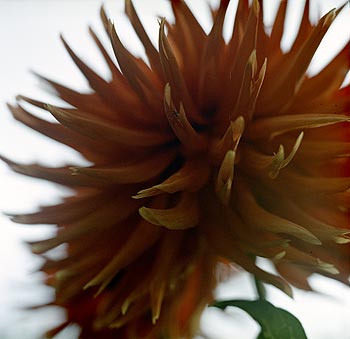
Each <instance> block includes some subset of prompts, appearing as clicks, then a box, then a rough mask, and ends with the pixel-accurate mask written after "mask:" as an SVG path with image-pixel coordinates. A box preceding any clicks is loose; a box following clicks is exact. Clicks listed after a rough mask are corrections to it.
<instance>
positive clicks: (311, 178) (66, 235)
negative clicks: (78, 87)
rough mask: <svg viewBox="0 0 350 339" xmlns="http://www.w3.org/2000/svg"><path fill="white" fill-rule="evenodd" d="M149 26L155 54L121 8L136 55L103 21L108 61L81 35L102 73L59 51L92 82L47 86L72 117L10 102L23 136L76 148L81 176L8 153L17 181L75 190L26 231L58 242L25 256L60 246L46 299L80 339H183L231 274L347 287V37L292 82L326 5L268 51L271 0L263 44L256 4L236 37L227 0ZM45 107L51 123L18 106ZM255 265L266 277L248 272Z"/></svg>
mask: <svg viewBox="0 0 350 339" xmlns="http://www.w3.org/2000/svg"><path fill="white" fill-rule="evenodd" d="M171 5H172V9H173V12H174V16H175V22H174V23H170V22H167V21H166V20H164V19H163V20H161V21H160V28H159V45H158V47H157V48H155V47H154V46H153V45H152V43H151V42H150V39H149V37H148V36H147V34H146V33H145V30H144V28H143V26H142V24H141V22H140V20H139V18H138V16H137V14H136V12H135V9H134V7H133V5H132V3H131V1H130V0H127V1H126V2H125V9H126V14H127V16H128V18H129V20H130V22H131V24H132V26H133V28H134V29H135V31H136V33H137V35H138V37H139V38H140V40H141V42H142V44H143V46H144V48H145V52H146V55H147V58H148V62H145V61H144V60H141V59H139V58H136V57H135V56H134V55H132V54H131V53H130V52H129V51H128V50H127V49H126V48H125V47H124V46H123V44H122V43H121V41H120V39H119V37H118V35H117V33H116V31H115V29H114V26H113V24H112V23H111V21H109V20H108V19H107V17H106V14H105V13H104V11H103V10H102V11H101V16H102V21H103V23H104V26H105V29H106V32H107V34H108V36H109V38H110V41H111V44H112V46H113V50H114V54H115V58H116V62H117V64H118V65H119V67H118V66H116V62H115V61H113V60H112V58H111V57H110V56H109V55H108V53H107V52H106V50H105V49H104V47H103V45H102V44H101V42H100V40H99V39H98V37H97V36H96V35H95V33H94V32H93V31H92V30H90V33H91V36H92V38H93V40H94V41H95V43H96V45H97V46H98V48H99V50H100V51H101V54H102V56H103V58H104V60H105V62H106V63H107V65H108V67H109V69H110V74H111V78H110V79H108V80H105V79H103V78H101V77H100V76H99V75H98V74H96V73H95V72H94V71H93V70H92V68H90V67H89V66H88V65H86V64H85V63H84V62H83V61H82V60H81V59H80V58H79V57H78V56H77V55H76V54H75V53H74V52H73V50H72V49H71V48H70V47H69V46H68V44H67V43H66V41H65V40H64V39H62V40H63V43H64V45H65V47H66V49H67V51H68V53H69V54H70V56H71V57H72V59H73V60H74V62H75V63H76V65H77V66H78V68H79V69H80V70H81V72H82V73H83V74H84V75H85V77H86V79H87V81H88V82H89V84H90V86H91V89H92V90H93V92H92V93H89V94H83V93H77V92H75V91H73V90H72V89H69V88H67V87H64V86H63V85H61V84H58V83H56V82H53V81H51V80H48V79H44V80H45V81H46V82H48V83H49V84H50V85H51V86H52V87H53V88H54V89H55V90H56V92H57V94H58V96H59V97H60V98H62V99H63V100H64V101H65V102H67V103H68V104H69V105H70V107H71V108H62V107H57V106H52V105H46V104H44V103H41V102H39V101H36V100H32V99H29V98H26V97H23V96H19V97H18V100H19V103H18V105H17V106H11V107H10V109H11V111H12V113H13V115H14V117H15V118H16V119H17V120H19V121H20V122H22V123H24V124H25V125H27V126H29V127H30V128H32V129H34V130H36V131H38V132H39V133H42V134H44V135H46V136H48V137H50V138H52V139H54V140H57V141H58V142H60V143H63V144H66V145H68V146H70V147H72V148H73V149H75V150H77V151H78V152H80V153H81V154H82V155H83V156H84V157H85V158H86V159H88V160H89V161H91V163H92V166H89V167H71V166H66V167H61V168H46V167H43V166H40V165H37V164H32V165H22V164H17V163H14V162H12V161H10V160H7V159H4V160H5V161H6V162H7V163H8V164H9V165H10V166H11V167H12V168H13V169H14V170H15V171H17V172H19V173H22V174H25V175H29V176H33V177H38V178H42V179H46V180H49V181H52V182H55V183H59V184H62V185H65V186H68V187H71V188H72V189H73V190H74V192H75V194H74V195H73V196H70V197H68V198H67V199H65V200H64V201H63V202H62V203H60V204H58V205H56V206H48V207H43V208H42V209H41V210H39V211H38V212H36V213H33V214H26V215H14V216H12V217H13V220H14V221H16V222H20V223H28V224H38V223H44V224H55V225H57V226H58V228H57V235H56V236H55V237H53V238H51V239H47V240H43V241H38V242H35V243H33V244H32V248H33V252H34V253H37V254H45V253H46V252H47V251H50V250H51V249H53V248H55V247H57V246H59V245H61V244H67V253H66V257H64V258H63V259H59V260H58V259H57V260H52V259H46V262H45V264H44V266H43V267H42V271H43V272H45V273H46V277H47V280H46V282H47V284H48V285H50V286H53V287H54V289H55V291H56V299H55V300H54V301H53V304H54V305H59V306H62V307H63V308H65V309H66V310H67V321H66V322H65V323H64V324H62V325H61V326H59V327H58V328H56V329H54V330H53V331H52V332H51V333H50V335H51V336H54V335H55V334H56V333H58V332H59V331H60V330H61V329H62V328H64V327H65V326H67V325H68V324H70V323H77V324H79V325H80V326H81V328H82V332H81V336H80V337H81V338H89V339H91V338H132V339H135V338H152V339H157V338H158V339H159V338H171V339H175V338H191V337H192V336H193V335H194V334H195V331H196V329H197V325H198V318H199V315H200V313H201V311H202V310H203V308H204V306H205V305H206V304H208V303H210V301H211V298H212V291H213V289H214V287H215V285H216V283H217V280H218V277H217V275H218V271H217V266H218V263H219V262H223V263H233V264H236V265H238V266H240V267H242V268H243V269H245V270H246V271H249V272H251V273H253V274H254V275H256V276H257V277H258V278H259V279H261V280H262V281H264V282H267V283H271V284H273V285H275V286H277V287H278V288H280V289H282V290H284V291H285V292H286V293H289V294H290V293H291V290H290V287H289V283H290V284H292V285H295V286H298V287H301V288H304V289H309V288H310V287H309V285H308V283H307V278H308V276H309V275H310V274H312V273H315V272H316V273H319V274H322V275H325V276H331V277H334V278H335V279H338V280H340V281H343V282H347V281H348V277H349V245H348V244H349V242H350V227H349V206H350V205H349V203H350V195H349V187H350V164H349V153H350V128H349V127H350V125H349V115H350V97H349V89H350V87H349V85H347V86H345V87H344V86H343V87H341V85H342V83H343V81H344V78H345V75H346V74H347V72H348V71H349V54H348V53H349V50H348V49H349V43H348V44H347V46H345V48H344V49H343V50H342V51H340V53H338V54H337V55H336V56H335V57H334V59H333V60H332V61H331V62H330V63H329V64H328V65H327V66H326V67H325V68H324V69H323V70H321V71H320V72H319V73H318V74H317V75H315V76H312V77H310V76H308V75H307V74H306V73H305V72H306V70H307V68H308V65H309V63H310V61H311V59H312V57H313V55H314V53H315V51H316V49H317V47H318V45H319V44H320V42H321V40H322V38H323V36H324V35H325V33H326V32H327V30H328V28H329V27H330V25H331V24H332V22H333V20H334V19H335V18H336V16H337V14H338V13H339V11H340V10H331V11H330V12H329V13H327V14H326V15H325V16H323V17H322V18H321V19H320V20H319V22H318V23H317V24H316V25H312V24H311V23H310V21H309V16H308V3H306V5H305V9H304V13H303V17H302V21H301V24H300V28H299V32H298V34H297V37H296V39H295V41H294V43H293V45H292V47H291V49H290V50H289V51H288V52H284V51H282V50H281V48H280V43H281V37H282V35H283V26H284V21H285V14H286V6H287V2H286V1H281V3H280V7H279V10H278V14H277V17H276V19H275V22H274V24H273V27H272V31H271V33H269V34H268V33H266V30H265V27H264V22H263V19H262V18H263V15H262V10H263V6H262V5H263V1H262V0H261V1H257V0H254V1H253V2H252V4H249V3H248V1H247V0H240V1H239V3H238V10H237V14H236V19H235V23H234V27H233V34H232V37H231V38H230V39H229V40H228V41H225V40H224V39H223V35H222V30H223V23H224V19H225V14H226V11H227V9H228V5H229V1H228V0H226V1H224V0H222V1H221V2H220V5H219V7H218V9H217V10H215V11H213V12H212V14H213V23H212V28H211V30H210V32H209V33H206V32H205V31H204V30H203V28H202V27H201V26H200V25H199V23H198V22H197V20H196V18H195V16H194V15H193V14H192V13H191V11H190V10H189V8H188V7H187V6H186V4H185V2H183V1H180V0H173V1H171ZM21 101H26V102H27V103H29V104H32V105H34V106H37V107H39V108H41V109H43V110H46V111H49V112H50V113H51V114H52V115H53V116H54V117H55V118H56V119H57V120H58V121H59V124H56V123H51V122H48V121H46V120H42V119H40V118H38V117H36V116H34V115H32V114H31V113H29V112H28V111H27V110H26V109H25V108H24V107H23V106H22V105H21ZM256 257H264V258H269V259H270V260H271V261H272V262H273V263H274V265H275V266H276V269H277V272H278V275H274V274H271V273H267V272H265V271H264V270H262V269H261V268H259V267H257V266H256V265H255V258H256Z"/></svg>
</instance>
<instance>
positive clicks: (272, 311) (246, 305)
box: [211, 300, 307, 339]
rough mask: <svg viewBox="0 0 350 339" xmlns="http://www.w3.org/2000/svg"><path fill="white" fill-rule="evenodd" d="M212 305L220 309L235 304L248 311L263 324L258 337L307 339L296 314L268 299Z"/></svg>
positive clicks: (228, 301) (262, 338)
mask: <svg viewBox="0 0 350 339" xmlns="http://www.w3.org/2000/svg"><path fill="white" fill-rule="evenodd" d="M211 306H214V307H217V308H220V309H225V308H226V307H228V306H233V307H238V308H240V309H242V310H244V311H245V312H247V313H248V314H249V315H250V316H251V317H252V318H253V319H254V320H255V321H257V322H258V323H259V325H260V326H261V332H260V334H259V336H258V338H257V339H281V338H283V339H307V337H306V334H305V331H304V329H303V326H302V325H301V323H300V321H299V320H298V319H297V318H296V317H295V316H294V315H292V314H290V313H289V312H287V311H286V310H283V309H281V308H278V307H275V306H274V305H272V304H271V303H269V302H268V301H266V300H254V301H250V300H225V301H217V302H215V303H214V304H213V305H211Z"/></svg>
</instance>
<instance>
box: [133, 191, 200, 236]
mask: <svg viewBox="0 0 350 339" xmlns="http://www.w3.org/2000/svg"><path fill="white" fill-rule="evenodd" d="M139 212H140V215H141V216H142V218H144V219H145V220H147V221H148V222H150V223H152V224H154V225H159V226H164V227H166V228H168V229H171V230H182V229H187V228H191V227H194V226H196V225H197V224H198V222H199V217H200V211H199V206H198V202H197V198H196V196H195V195H193V194H191V193H187V192H183V193H182V194H181V197H180V200H179V201H178V203H177V204H176V205H175V207H173V208H170V209H154V208H148V207H141V208H140V210H139Z"/></svg>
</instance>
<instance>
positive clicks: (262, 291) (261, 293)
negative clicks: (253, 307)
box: [254, 276, 266, 300]
mask: <svg viewBox="0 0 350 339" xmlns="http://www.w3.org/2000/svg"><path fill="white" fill-rule="evenodd" d="M254 283H255V288H256V291H257V293H258V296H259V299H260V300H266V289H265V286H264V284H263V283H262V282H261V281H260V280H259V279H258V278H257V277H256V276H254Z"/></svg>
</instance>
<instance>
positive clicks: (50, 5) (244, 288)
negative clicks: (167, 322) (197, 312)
mask: <svg viewBox="0 0 350 339" xmlns="http://www.w3.org/2000/svg"><path fill="white" fill-rule="evenodd" d="M209 2H210V3H213V4H215V3H216V1H209ZM233 2H234V3H235V1H233ZM276 2H277V0H270V1H267V5H268V10H267V16H268V17H267V19H268V22H271V20H272V17H273V15H274V6H273V5H274V4H276ZM303 2H304V1H303V0H293V1H291V3H293V5H292V6H295V7H291V6H290V8H289V9H290V11H289V16H288V21H287V25H288V27H289V33H290V34H289V35H288V37H287V38H286V39H284V40H283V46H284V47H285V48H287V47H288V44H289V43H290V40H291V39H292V37H293V34H295V22H296V21H298V19H297V18H298V13H299V11H300V8H301V6H302V4H303ZM341 2H342V1H331V0H327V1H325V0H323V1H322V0H314V1H313V17H314V18H315V17H317V16H318V14H317V13H324V12H325V11H328V10H329V9H331V8H333V7H334V6H337V5H339V4H340V3H341ZM104 3H105V6H106V9H107V11H108V13H109V15H110V17H111V18H112V19H113V20H114V21H115V23H116V26H117V29H118V30H119V31H120V32H122V34H121V37H122V39H123V38H124V41H125V42H126V44H127V45H128V47H130V48H131V49H132V50H133V51H136V52H137V53H141V52H140V49H139V48H140V46H139V45H138V44H137V43H136V41H137V39H136V36H135V34H134V33H133V32H132V31H131V30H130V28H129V26H128V25H127V21H126V19H125V18H124V17H123V15H122V11H123V1H122V0H113V1H104ZM134 3H135V6H136V8H138V9H139V13H140V15H141V17H142V19H143V22H144V24H145V26H146V28H147V30H148V31H149V32H152V37H153V40H154V41H156V39H157V28H158V23H157V21H156V19H155V15H158V14H159V15H162V16H166V17H171V16H170V11H169V4H168V1H166V0H147V1H146V0H135V1H134ZM188 3H189V4H190V6H191V7H192V8H194V9H195V11H196V13H198V15H200V21H201V22H202V23H203V25H204V26H205V27H206V28H207V27H208V24H207V23H208V13H207V12H206V8H205V3H206V2H205V1H201V0H192V1H188ZM100 5H101V1H100V0H41V1H39V0H37V1H35V0H2V1H1V0H0V112H1V116H0V153H1V154H3V155H5V156H9V157H11V158H12V159H15V160H18V161H22V162H32V161H36V160H38V161H40V162H41V163H44V164H46V165H58V166H60V165H63V164H64V163H65V162H75V163H79V162H81V161H82V160H81V159H80V157H79V155H78V154H76V153H75V152H73V151H71V150H69V149H67V148H66V147H64V146H59V145H56V144H53V143H51V142H49V141H48V140H47V139H46V138H45V137H41V136H39V135H36V134H35V132H31V131H29V130H27V129H26V128H24V127H21V126H20V124H18V123H17V122H16V121H14V120H13V119H12V118H11V117H10V114H9V113H8V110H7V108H6V105H5V104H6V102H11V103H14V97H15V95H16V94H24V95H27V96H30V97H33V98H38V99H41V100H43V101H49V102H54V99H52V97H51V96H50V95H48V94H45V92H44V90H43V88H41V87H40V85H39V82H38V81H37V79H35V77H33V76H32V75H31V74H30V72H29V70H35V71H37V72H39V73H41V74H43V75H46V76H49V77H51V78H52V79H54V80H58V81H60V82H62V83H64V84H68V85H70V86H72V87H73V88H76V89H86V88H87V87H86V83H85V81H84V80H83V78H82V77H81V75H80V74H79V72H78V71H77V70H76V68H75V67H74V65H73V63H72V62H71V61H70V60H69V57H68V56H67V54H66V53H65V51H64V49H63V47H62V44H61V43H60V41H59V33H60V32H63V34H64V36H65V37H66V38H67V40H68V41H69V42H70V43H71V45H72V46H73V48H74V49H75V50H76V51H77V52H78V54H79V55H81V56H82V57H84V59H85V60H86V61H88V63H89V64H90V65H92V66H93V68H94V69H96V70H97V71H99V72H100V73H101V74H103V75H105V74H106V69H105V68H104V65H103V62H102V61H101V59H100V56H99V54H98V52H97V50H96V48H95V47H94V45H93V43H92V40H91V38H90V37H89V35H88V32H87V26H88V25H90V24H91V25H92V26H93V27H94V28H95V29H96V31H97V32H98V33H100V34H99V35H100V36H101V37H103V38H104V39H105V37H104V34H103V29H102V25H101V23H100V20H99V15H98V11H99V7H100ZM349 11H350V9H349V8H347V9H346V10H345V11H344V13H342V15H341V16H340V18H339V19H338V20H337V22H336V23H335V24H334V27H333V28H332V29H331V31H330V32H329V34H327V36H326V38H325V39H324V42H323V44H322V46H321V48H320V49H319V51H318V53H317V55H316V57H315V62H314V63H313V66H312V67H311V70H312V71H313V72H315V71H317V70H318V69H319V68H320V67H321V66H322V65H324V64H325V63H326V62H327V60H329V58H330V57H331V55H332V54H334V53H335V52H336V51H337V50H339V49H340V48H341V46H342V45H344V42H345V41H346V40H347V39H349V37H350V24H349V22H350V13H349ZM293 24H294V25H293ZM105 41H106V43H107V40H106V39H105ZM67 192H68V191H67V190H63V189H62V188H61V187H57V186H54V185H52V184H49V183H46V182H41V181H39V180H35V179H29V178H25V177H21V176H19V175H16V174H13V173H11V172H10V171H9V170H8V169H7V167H6V166H5V165H3V164H1V163H0V210H1V211H5V212H29V211H32V210H34V209H35V208H36V207H37V206H38V205H40V204H52V203H54V202H55V201H58V200H59V198H60V197H62V196H63V195H64V194H67ZM51 231H52V230H51V229H50V228H49V227H47V226H20V225H15V224H12V223H11V222H9V221H8V220H7V218H6V217H3V216H0V339H34V338H37V337H38V336H39V335H40V333H42V331H43V330H44V329H48V328H50V327H51V326H52V325H53V324H55V323H57V321H58V320H57V319H58V318H59V317H60V316H62V312H60V311H58V310H55V309H51V310H45V311H30V312H28V311H23V310H19V307H23V306H28V305H32V304H36V303H40V302H44V301H45V300H46V301H47V300H49V299H50V296H51V295H52V292H51V291H50V290H49V289H47V288H44V287H42V286H41V285H40V279H41V278H42V277H41V276H40V274H37V273H33V272H35V269H36V268H37V267H38V265H40V262H41V261H40V259H38V258H35V257H34V256H32V255H30V254H29V251H28V247H27V246H26V245H25V244H24V240H33V239H39V238H45V237H46V236H47V235H48V234H50V232H51ZM311 282H312V285H313V286H314V287H315V288H316V289H317V290H319V291H320V292H321V293H320V294H310V293H305V292H301V291H295V300H294V301H293V300H290V299H289V298H288V297H286V296H284V295H283V294H282V293H280V292H279V291H276V290H275V289H273V288H269V289H268V291H269V297H270V300H271V301H272V302H274V303H275V304H276V305H278V306H280V307H284V308H286V309H288V310H290V311H291V312H292V313H293V314H295V315H296V316H297V317H299V319H300V320H301V321H302V323H303V324H304V327H305V329H306V331H307V334H308V336H309V339H332V338H335V339H349V338H350V328H349V325H348V321H349V319H350V292H349V288H346V287H345V286H343V285H341V284H338V283H335V282H332V281H329V280H326V279H320V278H313V279H312V281H311ZM254 293H255V292H254V289H253V287H252V283H251V281H250V278H249V276H248V275H242V276H241V277H239V278H236V279H234V280H232V281H231V282H229V283H227V284H225V285H224V286H221V287H220V288H219V289H218V295H219V296H220V297H221V298H223V297H230V298H233V297H237V298H253V297H254ZM329 295H330V296H332V297H329ZM230 313H232V314H233V316H231V315H224V316H223V315H222V314H220V313H219V312H218V311H216V310H209V311H208V312H206V314H205V315H204V317H203V331H204V332H205V333H206V334H207V335H208V336H210V337H211V338H213V339H214V338H215V339H229V338H230V339H231V338H234V337H236V338H240V339H253V338H254V337H255V336H256V335H257V333H258V331H259V327H258V326H257V325H255V323H253V322H252V321H251V320H250V319H249V317H248V316H246V315H245V314H244V313H243V312H240V311H238V310H231V312H230ZM75 337H76V331H74V329H73V330H72V332H71V333H66V334H65V335H63V336H62V338H65V339H69V338H72V339H73V338H75Z"/></svg>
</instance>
